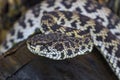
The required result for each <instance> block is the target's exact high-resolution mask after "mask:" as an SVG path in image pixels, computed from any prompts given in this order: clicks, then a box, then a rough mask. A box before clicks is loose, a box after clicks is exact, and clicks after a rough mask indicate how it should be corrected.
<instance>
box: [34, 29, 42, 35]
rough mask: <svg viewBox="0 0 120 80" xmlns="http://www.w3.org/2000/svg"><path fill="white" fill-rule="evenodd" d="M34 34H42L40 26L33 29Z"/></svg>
mask: <svg viewBox="0 0 120 80" xmlns="http://www.w3.org/2000/svg"><path fill="white" fill-rule="evenodd" d="M34 34H42V32H41V31H40V28H36V29H35V31H34Z"/></svg>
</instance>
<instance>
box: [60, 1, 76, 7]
mask: <svg viewBox="0 0 120 80" xmlns="http://www.w3.org/2000/svg"><path fill="white" fill-rule="evenodd" d="M74 2H76V0H62V2H61V3H62V4H63V5H64V6H65V7H66V8H68V9H69V8H71V7H72V4H73V3H74ZM68 3H69V4H68Z"/></svg>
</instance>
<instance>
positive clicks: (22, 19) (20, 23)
mask: <svg viewBox="0 0 120 80" xmlns="http://www.w3.org/2000/svg"><path fill="white" fill-rule="evenodd" d="M18 23H19V25H21V26H22V27H23V28H26V24H25V16H23V17H21V18H20V20H19V21H18Z"/></svg>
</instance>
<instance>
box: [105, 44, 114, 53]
mask: <svg viewBox="0 0 120 80" xmlns="http://www.w3.org/2000/svg"><path fill="white" fill-rule="evenodd" d="M113 48H114V47H113V46H109V48H106V50H107V51H108V53H109V54H111V53H112V50H113Z"/></svg>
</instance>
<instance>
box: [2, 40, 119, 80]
mask: <svg viewBox="0 0 120 80" xmlns="http://www.w3.org/2000/svg"><path fill="white" fill-rule="evenodd" d="M0 80H118V79H117V77H116V76H115V75H114V73H113V72H112V70H111V69H110V67H109V66H108V65H107V63H106V61H105V60H104V58H103V57H102V56H101V55H100V52H99V51H97V50H96V49H95V48H94V50H93V51H92V52H91V53H90V54H86V55H82V56H77V57H75V58H72V59H66V60H62V61H56V60H51V59H48V58H45V57H41V56H37V55H33V54H32V53H31V52H29V50H28V49H27V47H26V44H25V43H24V42H22V44H19V45H17V46H15V47H14V48H13V49H11V50H9V51H8V52H7V53H5V54H4V55H2V56H1V57H0Z"/></svg>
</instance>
